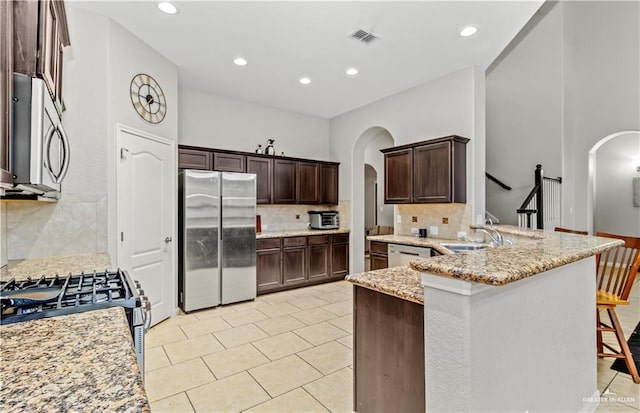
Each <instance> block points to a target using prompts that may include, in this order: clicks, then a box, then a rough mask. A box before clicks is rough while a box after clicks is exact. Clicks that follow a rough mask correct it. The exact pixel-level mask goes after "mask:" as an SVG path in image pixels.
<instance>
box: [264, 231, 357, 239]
mask: <svg viewBox="0 0 640 413" xmlns="http://www.w3.org/2000/svg"><path fill="white" fill-rule="evenodd" d="M349 232H350V231H349V230H348V229H299V230H291V231H264V232H258V233H257V234H256V239H265V238H286V237H303V236H307V235H330V234H348V233H349Z"/></svg>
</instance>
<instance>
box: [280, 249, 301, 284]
mask: <svg viewBox="0 0 640 413" xmlns="http://www.w3.org/2000/svg"><path fill="white" fill-rule="evenodd" d="M306 269H307V248H306V247H294V248H284V249H283V250H282V284H283V285H289V284H299V283H302V282H304V281H305V280H306V279H307V271H306Z"/></svg>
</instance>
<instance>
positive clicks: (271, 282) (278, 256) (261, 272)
mask: <svg viewBox="0 0 640 413" xmlns="http://www.w3.org/2000/svg"><path fill="white" fill-rule="evenodd" d="M280 243H281V239H280V238H275V239H264V240H261V239H259V240H256V250H257V251H256V268H257V272H256V275H257V276H256V279H257V284H258V285H257V288H258V291H259V292H264V291H269V290H272V289H276V288H278V287H281V286H282V249H281V246H280Z"/></svg>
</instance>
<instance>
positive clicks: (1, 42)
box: [0, 1, 13, 186]
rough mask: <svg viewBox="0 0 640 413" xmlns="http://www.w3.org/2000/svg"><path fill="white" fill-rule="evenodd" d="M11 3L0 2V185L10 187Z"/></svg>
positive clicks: (11, 179) (11, 178)
mask: <svg viewBox="0 0 640 413" xmlns="http://www.w3.org/2000/svg"><path fill="white" fill-rule="evenodd" d="M12 74H13V2H11V1H1V2H0V185H1V184H6V185H8V186H10V185H11V184H12V182H13V177H12V176H11V173H9V137H10V132H11V103H10V102H11V96H12V94H13V92H12V90H13V77H12Z"/></svg>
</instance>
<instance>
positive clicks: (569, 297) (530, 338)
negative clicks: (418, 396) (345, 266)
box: [422, 256, 599, 412]
mask: <svg viewBox="0 0 640 413" xmlns="http://www.w3.org/2000/svg"><path fill="white" fill-rule="evenodd" d="M595 280H596V277H595V257H593V256H592V257H589V258H585V259H582V260H580V261H576V262H573V263H570V264H567V265H564V266H561V267H558V268H554V269H551V270H549V271H545V272H541V273H539V274H537V275H536V276H535V277H531V278H526V279H522V280H520V281H516V282H512V283H509V284H507V285H502V286H492V285H487V284H479V283H475V282H470V281H464V280H458V279H452V278H446V277H442V276H437V275H432V274H423V275H422V284H423V286H424V314H425V316H424V317H425V319H424V321H425V359H426V361H425V362H426V365H427V368H426V370H425V371H426V400H427V406H426V407H427V408H426V411H460V412H473V411H494V412H500V411H530V412H534V411H563V412H577V411H585V412H586V411H593V410H595V408H596V407H597V405H598V401H599V398H598V397H597V396H598V393H597V365H596V360H597V358H596V334H595V322H596V320H595V316H596V304H595V291H596V286H595Z"/></svg>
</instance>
